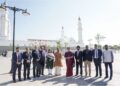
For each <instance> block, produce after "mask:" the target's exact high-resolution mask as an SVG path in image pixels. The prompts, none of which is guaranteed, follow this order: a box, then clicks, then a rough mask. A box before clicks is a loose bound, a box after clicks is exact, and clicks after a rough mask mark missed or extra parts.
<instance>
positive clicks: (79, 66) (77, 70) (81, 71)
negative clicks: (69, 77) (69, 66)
mask: <svg viewBox="0 0 120 86" xmlns="http://www.w3.org/2000/svg"><path fill="white" fill-rule="evenodd" d="M79 68H80V75H82V74H83V62H82V61H79V62H77V61H76V75H78V72H79Z"/></svg>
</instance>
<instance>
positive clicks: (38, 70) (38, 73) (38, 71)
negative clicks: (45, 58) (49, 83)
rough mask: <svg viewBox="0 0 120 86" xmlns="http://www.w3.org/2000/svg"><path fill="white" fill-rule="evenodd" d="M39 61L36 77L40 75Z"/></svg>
mask: <svg viewBox="0 0 120 86" xmlns="http://www.w3.org/2000/svg"><path fill="white" fill-rule="evenodd" d="M40 73H41V71H40V62H37V77H40Z"/></svg>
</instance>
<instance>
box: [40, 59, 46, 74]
mask: <svg viewBox="0 0 120 86" xmlns="http://www.w3.org/2000/svg"><path fill="white" fill-rule="evenodd" d="M44 67H45V58H41V60H40V74H41V75H44Z"/></svg>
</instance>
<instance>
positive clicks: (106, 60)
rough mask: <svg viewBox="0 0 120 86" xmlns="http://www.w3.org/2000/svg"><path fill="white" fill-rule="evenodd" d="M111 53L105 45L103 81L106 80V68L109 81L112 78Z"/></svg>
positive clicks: (112, 57)
mask: <svg viewBox="0 0 120 86" xmlns="http://www.w3.org/2000/svg"><path fill="white" fill-rule="evenodd" d="M113 59H114V56H113V52H112V51H111V50H109V49H108V45H105V51H104V52H103V63H104V64H105V73H106V76H105V79H106V78H108V66H109V68H110V80H111V79H112V76H113V68H112V63H113Z"/></svg>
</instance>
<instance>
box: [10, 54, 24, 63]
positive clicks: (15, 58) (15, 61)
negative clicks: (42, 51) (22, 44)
mask: <svg viewBox="0 0 120 86" xmlns="http://www.w3.org/2000/svg"><path fill="white" fill-rule="evenodd" d="M17 59H18V62H20V63H22V53H19V55H18V57H17V53H16V52H14V53H13V55H12V62H13V64H14V65H16V64H17Z"/></svg>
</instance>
